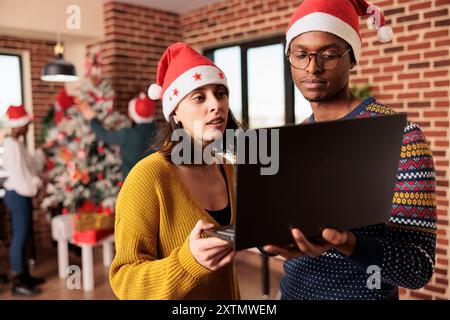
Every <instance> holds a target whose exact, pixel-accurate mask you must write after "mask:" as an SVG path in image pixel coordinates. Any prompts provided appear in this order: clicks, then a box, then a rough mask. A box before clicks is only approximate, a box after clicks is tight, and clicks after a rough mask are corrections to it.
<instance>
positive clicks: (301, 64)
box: [286, 47, 351, 70]
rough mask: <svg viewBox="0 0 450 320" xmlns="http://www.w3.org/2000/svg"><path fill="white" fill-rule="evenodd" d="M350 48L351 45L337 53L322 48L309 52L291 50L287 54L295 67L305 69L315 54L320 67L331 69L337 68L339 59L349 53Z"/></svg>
mask: <svg viewBox="0 0 450 320" xmlns="http://www.w3.org/2000/svg"><path fill="white" fill-rule="evenodd" d="M350 50H351V47H350V48H348V49H347V50H346V51H345V52H343V53H337V52H335V51H333V50H331V49H326V50H320V51H318V52H317V53H308V52H306V51H302V50H298V51H293V52H289V53H288V54H287V55H286V58H287V59H288V60H289V63H290V64H291V66H293V67H294V68H295V69H299V70H305V69H306V68H308V66H309V64H310V63H311V57H312V56H315V59H316V64H317V67H319V69H321V70H331V69H334V68H336V66H337V64H338V62H339V59H340V58H342V57H343V56H345V55H346V54H347V53H349V52H350Z"/></svg>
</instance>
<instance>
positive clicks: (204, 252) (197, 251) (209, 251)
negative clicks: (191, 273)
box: [189, 220, 236, 271]
mask: <svg viewBox="0 0 450 320" xmlns="http://www.w3.org/2000/svg"><path fill="white" fill-rule="evenodd" d="M213 227H214V225H213V224H212V223H208V222H206V221H203V220H199V221H198V222H197V224H196V225H195V227H194V229H192V231H191V234H190V235H189V250H190V251H191V254H192V256H193V257H194V259H195V260H196V261H197V262H198V263H200V264H201V265H202V266H204V267H205V268H207V269H209V270H213V271H215V270H219V269H220V268H222V267H224V266H225V265H227V264H228V263H230V262H231V261H233V258H234V256H235V255H236V251H234V250H233V246H232V243H231V242H228V241H225V240H222V239H219V238H214V237H211V238H201V234H202V232H203V230H207V229H211V228H213Z"/></svg>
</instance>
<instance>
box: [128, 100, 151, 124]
mask: <svg viewBox="0 0 450 320" xmlns="http://www.w3.org/2000/svg"><path fill="white" fill-rule="evenodd" d="M136 100H137V99H136V98H134V99H132V100H131V101H130V102H128V114H129V115H130V118H131V119H133V121H134V122H136V123H138V124H139V123H150V122H152V121H153V118H154V117H153V116H151V117H148V118H144V117H141V116H140V115H138V114H137V112H136Z"/></svg>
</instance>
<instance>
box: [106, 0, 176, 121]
mask: <svg viewBox="0 0 450 320" xmlns="http://www.w3.org/2000/svg"><path fill="white" fill-rule="evenodd" d="M104 11H105V40H104V41H103V43H102V44H101V45H102V48H103V53H102V59H103V61H102V63H103V64H104V72H105V74H106V75H107V76H108V77H110V79H111V80H112V84H113V87H114V90H115V94H116V99H115V107H116V108H117V109H118V110H121V111H124V112H126V108H127V104H128V101H129V100H130V99H131V98H132V97H133V95H134V94H136V93H137V92H139V91H140V90H143V91H144V92H147V90H148V87H149V85H150V84H151V83H153V82H154V81H155V79H156V69H157V65H158V62H159V59H160V57H161V55H162V54H163V52H164V50H165V48H166V47H168V46H169V45H170V44H172V43H174V42H177V41H180V40H181V29H180V20H179V16H178V15H177V14H174V13H169V12H164V11H160V10H156V9H150V8H146V7H141V6H136V5H129V4H123V3H115V2H109V3H106V4H105V5H104ZM158 109H159V112H158V115H159V117H161V112H160V108H158Z"/></svg>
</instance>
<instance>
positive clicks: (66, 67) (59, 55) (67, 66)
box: [41, 41, 78, 82]
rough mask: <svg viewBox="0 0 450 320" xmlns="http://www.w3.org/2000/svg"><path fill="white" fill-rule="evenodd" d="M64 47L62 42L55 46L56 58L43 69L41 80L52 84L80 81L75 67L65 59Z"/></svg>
mask: <svg viewBox="0 0 450 320" xmlns="http://www.w3.org/2000/svg"><path fill="white" fill-rule="evenodd" d="M63 53H64V47H63V45H62V43H61V42H60V41H58V43H57V44H56V46H55V58H54V60H52V61H50V62H49V63H47V64H46V65H45V66H44V68H43V69H42V74H41V80H42V81H52V82H69V81H78V76H77V71H76V69H75V66H74V65H73V64H72V63H70V62H68V61H67V60H65V59H64V56H63Z"/></svg>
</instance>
